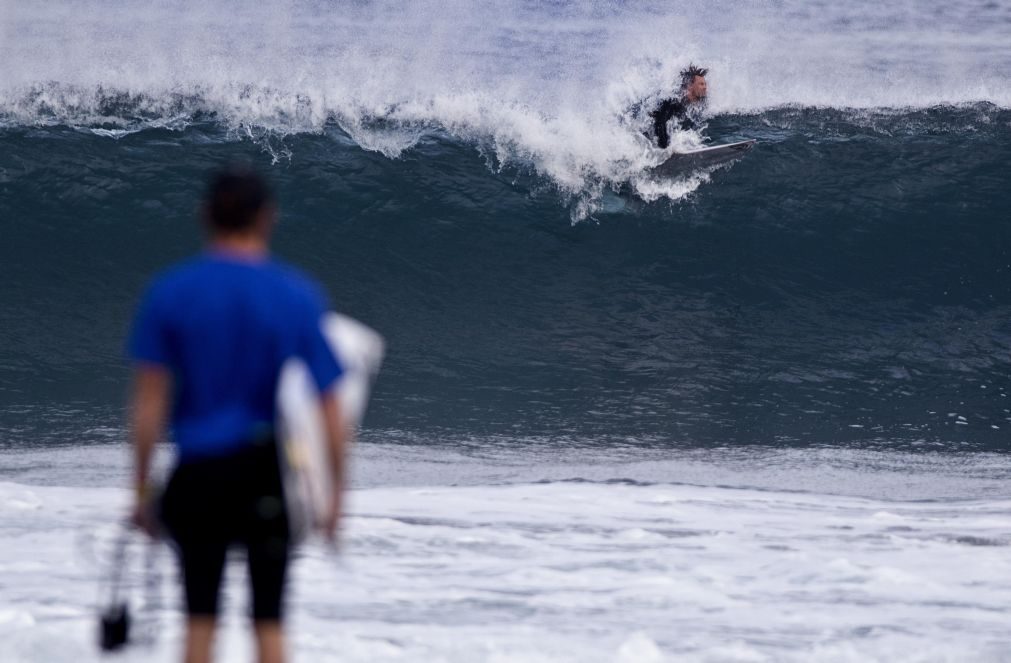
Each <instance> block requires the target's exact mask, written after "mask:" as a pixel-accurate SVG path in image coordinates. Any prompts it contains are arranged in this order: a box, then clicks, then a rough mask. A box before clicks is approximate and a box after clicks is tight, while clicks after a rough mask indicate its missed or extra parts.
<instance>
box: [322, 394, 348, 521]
mask: <svg viewBox="0 0 1011 663" xmlns="http://www.w3.org/2000/svg"><path fill="white" fill-rule="evenodd" d="M320 407H321V408H322V409H323V421H324V422H325V424H326V436H327V442H328V449H329V451H330V453H329V456H330V476H331V478H332V482H331V485H332V486H333V494H332V495H331V496H330V512H329V513H328V514H327V517H326V522H325V523H324V524H323V527H324V532H323V533H324V534H325V535H326V536H327V538H330V539H333V538H334V536H335V535H336V533H337V524H338V522H339V521H340V518H341V515H342V514H341V510H342V509H341V506H342V497H343V495H344V475H345V465H346V460H347V446H348V439H349V438H350V436H351V431H350V430H349V429H348V427H347V425H346V424H345V423H344V419H343V416H342V414H341V410H340V403H339V401H338V400H337V399H336V398H333V397H331V396H330V395H329V394H324V397H323V398H321V399H320Z"/></svg>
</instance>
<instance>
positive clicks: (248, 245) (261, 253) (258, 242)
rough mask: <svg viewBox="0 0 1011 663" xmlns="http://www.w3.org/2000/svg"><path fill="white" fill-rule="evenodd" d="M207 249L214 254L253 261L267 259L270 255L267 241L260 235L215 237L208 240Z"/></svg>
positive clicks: (246, 234) (238, 234)
mask: <svg viewBox="0 0 1011 663" xmlns="http://www.w3.org/2000/svg"><path fill="white" fill-rule="evenodd" d="M207 248H208V249H210V250H211V251H212V252H214V253H224V254H228V255H233V256H237V257H240V258H247V259H253V260H257V259H262V258H265V257H267V254H269V253H270V246H269V245H268V244H267V240H266V239H264V238H263V237H262V236H260V235H259V234H258V233H234V234H227V235H214V236H212V237H211V238H210V239H209V240H208V242H207Z"/></svg>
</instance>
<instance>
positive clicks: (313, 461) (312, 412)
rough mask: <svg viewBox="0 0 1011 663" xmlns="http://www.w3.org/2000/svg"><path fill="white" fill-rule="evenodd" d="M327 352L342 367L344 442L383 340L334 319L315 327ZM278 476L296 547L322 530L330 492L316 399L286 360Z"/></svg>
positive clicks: (356, 421) (305, 377)
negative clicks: (311, 534) (321, 330)
mask: <svg viewBox="0 0 1011 663" xmlns="http://www.w3.org/2000/svg"><path fill="white" fill-rule="evenodd" d="M320 325H321V326H322V329H323V335H324V337H325V338H326V339H327V341H329V343H330V349H331V350H332V351H333V353H334V355H335V356H336V357H337V359H338V360H339V361H340V363H341V366H343V367H344V374H343V375H342V376H341V377H340V378H339V380H338V383H337V385H336V387H335V388H334V391H333V397H334V398H337V399H338V401H339V404H340V409H341V414H342V415H343V418H344V422H345V423H346V424H347V426H348V429H349V430H348V433H349V439H353V436H354V433H355V432H356V431H357V429H358V426H359V425H360V424H361V421H362V417H364V416H365V408H366V406H367V405H368V400H369V391H370V389H371V387H372V381H373V380H374V379H375V376H376V374H377V373H378V372H379V365H380V364H381V363H382V360H383V354H384V352H385V343H384V341H383V337H382V336H380V335H379V334H378V333H376V332H375V331H374V330H372V329H370V328H369V327H367V326H365V325H363V324H362V323H360V322H358V321H357V320H354V319H352V318H349V317H348V316H346V315H341V314H339V313H327V314H326V315H325V316H324V317H323V319H322V320H321V321H320ZM277 408H278V417H279V422H278V423H279V426H278V432H279V438H278V439H279V442H280V444H279V445H278V446H279V452H280V454H281V475H282V478H283V480H284V492H285V501H286V502H287V506H288V521H289V528H290V530H291V536H292V541H294V542H299V541H301V540H303V539H305V538H306V537H307V536H308V535H309V533H310V532H311V531H312V530H313V529H316V528H317V527H319V526H320V525H321V524H322V521H323V518H324V517H325V515H326V509H327V505H328V503H329V497H330V495H331V490H332V481H331V476H330V461H329V456H328V453H329V451H328V448H327V438H326V429H325V427H324V423H323V415H322V412H321V411H320V407H319V394H318V392H317V390H316V386H315V383H314V382H313V380H312V376H311V375H310V373H309V368H308V366H306V364H305V362H304V361H302V360H301V359H298V358H292V359H289V360H288V361H287V362H285V364H284V366H283V367H282V369H281V376H280V380H279V381H278V388H277Z"/></svg>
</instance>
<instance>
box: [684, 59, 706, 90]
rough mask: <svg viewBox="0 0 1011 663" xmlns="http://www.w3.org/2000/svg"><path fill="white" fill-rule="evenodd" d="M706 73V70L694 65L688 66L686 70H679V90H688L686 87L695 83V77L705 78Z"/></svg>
mask: <svg viewBox="0 0 1011 663" xmlns="http://www.w3.org/2000/svg"><path fill="white" fill-rule="evenodd" d="M708 73H709V70H708V69H703V68H702V67H696V66H695V65H694V64H689V65H688V68H687V69H682V70H681V89H682V90H686V89H688V86H689V85H691V84H692V83H694V82H695V77H696V76H705V75H706V74H708Z"/></svg>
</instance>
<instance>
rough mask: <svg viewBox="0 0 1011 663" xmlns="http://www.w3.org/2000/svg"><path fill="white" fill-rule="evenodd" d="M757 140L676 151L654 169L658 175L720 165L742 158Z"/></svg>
mask: <svg viewBox="0 0 1011 663" xmlns="http://www.w3.org/2000/svg"><path fill="white" fill-rule="evenodd" d="M757 142H758V141H757V140H742V141H739V142H737V143H726V144H723V145H712V146H710V147H703V148H701V149H698V150H692V151H690V152H675V153H674V154H672V155H671V156H670V158H668V159H667V160H666V161H664V162H663V163H662V164H660V165H659V166H656V167H655V168H653V169H652V172H654V173H656V174H658V175H667V176H674V175H681V174H683V173H685V172H686V171H689V170H693V169H696V168H706V167H709V166H718V165H720V164H722V163H727V162H729V161H734V160H735V159H740V158H741V157H743V156H744V155H745V153H747V152H749V151H750V150H751V148H753V147H754V146H755V144H756V143H757Z"/></svg>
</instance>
